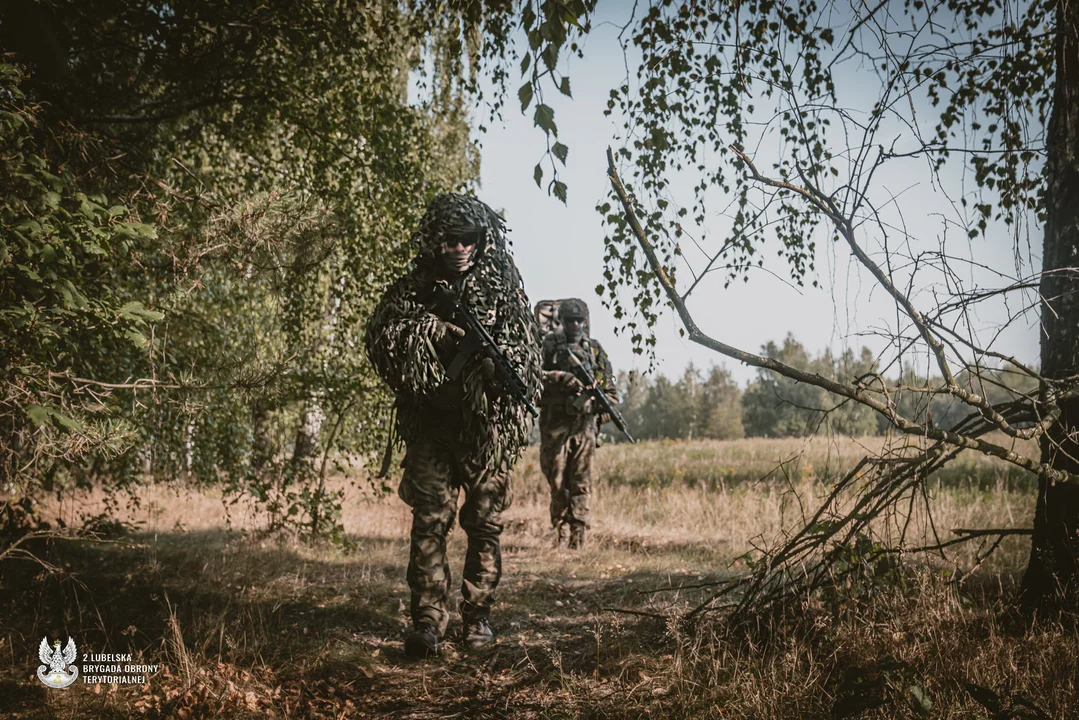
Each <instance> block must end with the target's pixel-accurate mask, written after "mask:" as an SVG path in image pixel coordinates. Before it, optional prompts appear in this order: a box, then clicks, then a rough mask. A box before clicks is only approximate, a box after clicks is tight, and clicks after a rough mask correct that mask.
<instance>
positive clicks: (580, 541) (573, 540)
mask: <svg viewBox="0 0 1079 720" xmlns="http://www.w3.org/2000/svg"><path fill="white" fill-rule="evenodd" d="M584 530H585V526H584V523H581V524H579V525H577V524H575V525H573V526H572V527H571V528H570V531H569V548H570V550H580V549H581V548H583V547H584Z"/></svg>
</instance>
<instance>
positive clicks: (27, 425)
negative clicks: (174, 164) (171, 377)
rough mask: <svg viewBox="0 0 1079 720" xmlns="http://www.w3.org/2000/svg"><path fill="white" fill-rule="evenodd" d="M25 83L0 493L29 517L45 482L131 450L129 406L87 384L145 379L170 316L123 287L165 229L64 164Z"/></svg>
mask: <svg viewBox="0 0 1079 720" xmlns="http://www.w3.org/2000/svg"><path fill="white" fill-rule="evenodd" d="M22 79H23V72H22V70H21V69H20V68H19V67H16V66H13V65H10V64H0V228H2V229H3V230H2V233H0V488H3V489H4V493H5V495H7V496H8V498H9V499H8V500H6V501H5V508H21V509H22V512H21V513H20V515H24V514H25V512H27V511H30V510H31V508H32V506H28V505H27V504H26V503H24V502H23V500H24V499H25V498H26V496H27V495H28V494H30V493H31V492H32V491H33V490H36V489H38V488H37V487H35V482H36V483H40V487H41V489H44V490H52V489H55V488H57V487H60V486H62V485H63V484H64V482H65V481H67V480H70V479H71V478H70V473H69V472H68V470H69V468H70V467H71V466H72V465H73V464H75V463H78V462H79V461H82V460H85V459H86V458H87V457H88V456H97V457H113V456H116V455H117V454H119V453H122V452H124V451H126V450H128V449H129V448H130V447H131V446H132V444H133V442H134V428H133V427H132V425H131V422H130V417H129V413H128V402H129V401H130V398H122V397H121V396H118V395H117V394H116V393H114V392H113V390H114V388H111V387H109V386H106V385H102V384H99V383H94V382H92V381H88V380H86V378H94V377H102V376H104V377H109V378H120V381H121V382H123V381H124V378H130V377H132V376H133V375H142V374H143V370H144V368H145V367H146V365H147V362H148V352H149V349H150V346H151V339H150V338H151V337H152V327H153V324H154V323H155V322H157V321H160V320H161V319H162V317H163V316H162V314H161V313H160V312H159V311H157V310H156V309H153V304H152V301H151V299H150V297H149V296H148V295H147V294H146V293H141V294H138V293H131V292H128V291H127V288H125V287H124V285H123V284H122V282H119V280H120V279H121V278H122V277H123V276H124V274H125V273H130V272H131V271H132V270H133V269H134V256H135V252H136V251H137V250H138V249H139V248H140V247H143V246H145V244H146V243H147V242H149V241H151V240H153V239H154V237H155V230H154V228H153V227H151V226H149V225H146V224H143V223H140V222H137V220H136V219H134V218H132V216H131V214H130V212H129V211H128V209H127V208H126V207H124V206H123V205H120V204H115V203H112V202H110V201H109V199H108V198H107V197H105V196H104V195H101V194H99V193H88V192H87V191H86V190H85V188H84V186H83V184H82V183H80V182H79V180H78V179H77V178H76V177H74V176H73V175H72V173H71V171H70V170H69V169H67V168H66V167H64V166H62V165H58V164H57V163H56V161H55V160H54V159H53V155H55V154H57V153H60V152H62V151H63V148H62V147H61V146H59V145H58V144H57V143H56V142H55V141H52V142H50V136H49V135H48V134H47V133H44V132H42V130H43V128H42V126H41V121H40V116H41V114H42V109H41V107H40V106H39V105H37V104H35V103H33V102H32V101H29V100H27V98H26V96H25V95H24V93H23V91H22V89H21V81H22ZM144 388H145V389H146V390H147V391H149V390H151V389H152V384H150V383H147V384H146V385H145V386H144ZM131 389H132V390H133V389H134V388H133V387H132V388H131ZM125 400H127V401H128V402H125ZM6 520H9V521H10V520H13V518H6Z"/></svg>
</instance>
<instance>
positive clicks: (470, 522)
mask: <svg viewBox="0 0 1079 720" xmlns="http://www.w3.org/2000/svg"><path fill="white" fill-rule="evenodd" d="M504 231H505V228H504V225H503V223H502V220H501V218H499V217H498V215H496V214H495V212H494V211H493V210H492V209H491V208H490V207H488V206H487V205H486V204H484V203H482V202H480V201H479V200H477V199H475V198H472V197H467V196H463V195H456V194H446V195H440V196H438V197H437V198H435V199H434V200H433V201H431V203H430V204H429V205H428V207H427V212H426V214H425V215H424V217H423V220H422V221H421V223H420V227H419V230H417V232H416V233H415V234H414V235H413V243H414V245H415V249H416V251H417V255H416V257H415V258H414V259H413V262H412V266H411V268H412V269H411V270H410V271H409V272H408V273H407V274H406V275H405V276H404V277H402V278H400V279H399V280H398V281H397V282H395V283H394V284H393V285H391V286H390V287H389V289H388V290H387V291H386V294H385V296H383V298H382V300H381V301H380V302H379V304H378V307H377V308H376V309H375V312H374V314H373V316H372V317H371V320H370V322H369V323H368V326H367V334H366V337H365V344H366V350H367V355H368V357H369V358H370V359H371V362H372V364H373V365H374V366H375V369H376V370H377V371H378V374H379V376H380V377H381V378H382V379H383V380H384V381H385V382H386V383H387V384H388V385H389V386H390V388H391V389H392V390H393V392H394V395H395V397H396V402H395V408H396V412H397V420H396V430H397V432H398V434H399V436H400V437H401V438H403V439H404V442H405V459H404V463H403V466H404V476H403V478H402V480H401V486H400V489H399V490H398V494H399V495H400V496H401V499H402V500H404V501H405V502H406V503H408V504H409V505H410V506H411V507H412V539H411V550H410V554H409V562H408V586H409V589H410V590H411V593H412V603H411V614H412V623H413V627H412V630H411V632H409V633H408V634H407V635H406V637H405V653H406V654H407V655H409V656H412V657H426V656H428V655H437V654H438V653H439V652H440V650H441V645H442V639H443V637H444V636H445V634H446V627H447V625H448V623H449V617H450V616H449V609H448V607H447V604H448V601H449V591H450V565H449V562H448V561H447V558H446V535H447V534H448V533H449V531H450V529H451V528H452V527H453V521H454V514H455V513H456V511H457V498H458V495H459V493H460V492H461V491H462V490H463V491H464V504H463V505H462V506H461V512H460V521H461V527H462V528H464V530H465V533H467V535H468V550H467V553H466V555H465V566H464V573H463V575H464V578H463V582H462V585H461V594H462V595H463V602H462V604H461V616H462V620H463V621H464V628H463V632H462V637H463V640H464V642H465V644H467V645H468V646H470V647H480V646H483V645H486V644H488V643H489V642H491V641H492V640H493V637H494V636H493V633H492V631H491V628H490V625H489V623H488V617H489V615H490V612H491V605H492V604H493V602H494V597H495V596H494V593H495V588H496V587H497V586H498V581H499V578H500V577H501V575H502V555H501V550H500V547H499V536H500V534H501V533H502V527H503V526H502V519H501V513H502V511H503V510H505V509H506V508H507V507H508V506H509V504H510V492H509V472H510V468H511V467H512V465H513V463H514V462H515V461H516V459H517V456H518V454H519V452H520V450H521V448H523V447H524V445H526V444H527V442H528V437H529V434H530V425H531V423H530V422H529V418H528V416H527V415H526V413H525V409H526V407H527V406H526V405H525V404H524V402H523V401H522V398H518V397H515V396H514V395H513V393H510V392H507V391H506V388H505V387H500V386H499V383H498V382H497V376H496V370H495V365H494V363H493V362H492V359H491V358H489V357H487V358H483V359H482V360H481V359H480V358H479V357H478V354H470V353H466V352H464V350H463V349H464V348H465V347H466V346H468V345H469V342H470V340H474V339H475V338H474V337H473V336H472V335H471V334H470V335H469V336H467V337H466V336H465V332H464V331H463V330H462V329H461V328H460V327H459V326H458V325H456V324H454V322H453V321H452V319H451V318H449V317H446V316H445V315H446V312H445V303H444V302H441V301H440V298H444V297H445V293H447V292H448V293H451V294H452V296H453V297H455V298H456V299H457V300H459V301H460V303H461V304H462V305H465V306H467V307H468V308H469V309H470V310H471V311H472V314H473V315H474V316H475V318H476V320H477V321H478V323H479V325H481V326H482V327H483V328H484V329H485V330H486V332H487V333H488V334H489V335H490V336H491V338H492V339H493V340H494V342H495V344H496V345H497V346H498V347H499V349H500V350H501V351H502V352H503V353H505V355H506V357H507V359H508V360H509V362H510V364H511V365H513V366H514V367H515V368H516V370H517V372H518V373H519V375H520V376H521V379H522V380H523V383H522V384H523V390H524V394H525V395H527V398H525V399H527V401H528V402H530V403H533V402H535V401H536V400H537V398H538V396H539V391H540V353H539V344H540V339H539V326H538V325H537V323H536V320H535V318H534V317H533V316H532V314H531V312H530V308H529V302H528V298H526V297H525V294H524V288H523V286H522V283H521V278H520V275H518V273H517V268H516V267H515V266H514V264H513V260H512V258H511V257H510V254H509V251H508V249H507V247H506V240H505V235H504ZM440 313H441V314H440Z"/></svg>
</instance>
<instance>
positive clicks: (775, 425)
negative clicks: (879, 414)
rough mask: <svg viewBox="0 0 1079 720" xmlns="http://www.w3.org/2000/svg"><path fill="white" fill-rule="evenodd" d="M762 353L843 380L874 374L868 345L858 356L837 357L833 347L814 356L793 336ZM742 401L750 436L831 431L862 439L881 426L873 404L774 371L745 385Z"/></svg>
mask: <svg viewBox="0 0 1079 720" xmlns="http://www.w3.org/2000/svg"><path fill="white" fill-rule="evenodd" d="M761 353H762V354H763V355H764V356H766V357H769V358H774V359H776V360H780V361H782V362H783V363H785V364H787V365H790V366H791V367H795V368H798V369H800V370H805V371H807V372H811V373H816V374H818V375H820V376H821V377H826V378H829V379H833V380H838V381H840V382H844V383H847V382H850V381H851V380H853V379H855V378H858V377H862V376H864V375H866V374H869V373H872V372H873V370H874V364H875V363H874V359H873V354H872V353H871V352H870V351H869V349H868V348H862V351H861V353H860V355H859V357H858V358H857V359H855V356H854V353H853V351H851V350H849V349H848V350H846V351H845V352H844V353H843V354H842V355H840V357H838V358H835V357H833V356H832V354H831V352H830V351H825V352H824V353H823V354H821V356H820V357H818V358H810V357H809V354H808V353H807V352H806V350H805V348H804V347H803V346H802V345H801V343H799V342H798V341H797V340H795V339H794V337H793V336H792V335H788V336H787V337H786V338H785V339H784V341H783V344H782V345H781V346H779V345H776V344H775V343H774V342H769V343H767V344H766V345H765V346H764V347H763V348H761ZM743 403H744V405H745V411H744V416H743V421H744V423H745V427H746V434H747V435H750V436H764V437H790V436H801V435H806V434H809V433H813V432H818V431H820V430H826V431H830V432H835V433H839V434H841V435H853V436H855V437H857V436H859V435H871V434H874V433H876V431H877V429H878V425H877V419H876V414H875V413H874V412H873V411H872V410H871V409H870V408H867V407H865V406H863V405H858V404H857V403H850V402H844V401H843V399H842V398H838V397H836V396H834V395H831V394H830V393H828V392H827V391H826V390H824V389H823V388H820V387H815V386H813V385H807V384H805V383H800V382H797V381H795V380H792V379H790V378H788V377H784V376H783V375H780V374H779V373H777V372H775V371H772V370H766V369H760V370H758V371H757V380H756V381H754V382H753V383H751V384H750V385H749V387H748V388H746V393H745V396H744V398H743Z"/></svg>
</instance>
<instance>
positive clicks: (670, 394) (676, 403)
mask: <svg viewBox="0 0 1079 720" xmlns="http://www.w3.org/2000/svg"><path fill="white" fill-rule="evenodd" d="M761 354H762V355H764V356H765V357H769V358H772V359H775V360H779V361H782V362H783V363H785V364H786V365H788V366H790V367H794V368H796V369H798V370H803V371H806V372H810V373H815V374H819V375H820V376H821V377H824V378H827V379H829V380H835V381H837V382H841V383H851V382H855V381H857V380H858V378H861V377H863V376H869V375H872V374H873V373H874V372H876V370H877V360H876V355H875V354H874V353H873V352H872V351H871V350H870V349H869V348H867V347H862V348H861V349H860V350H859V351H858V352H857V353H856V352H855V351H854V350H852V349H847V350H845V351H843V352H842V353H839V354H836V353H833V352H832V351H831V350H824V351H822V352H820V353H819V354H817V355H815V356H814V355H812V354H811V352H810V351H809V350H807V349H806V347H805V346H804V345H803V344H802V343H800V342H799V341H798V340H796V339H795V338H794V336H793V335H787V337H786V338H784V340H783V341H782V342H781V343H776V342H768V343H766V344H765V345H764V346H763V347H762V348H761ZM981 374H982V375H985V374H986V373H985V371H984V370H983V371H981ZM996 376H997V377H999V378H1000V381H999V382H997V383H996V384H993V383H992V382H991V381H990V382H984V383H983V388H982V389H983V391H984V393H985V395H986V397H988V398H989V399H990V401H991V402H993V403H1003V402H1009V401H1013V400H1015V399H1016V397H1017V396H1018V393H1019V392H1021V391H1024V390H1025V391H1034V390H1036V385H1035V384H1034V383H1033V382H1032V381H1030V380H1029V379H1019V378H1017V377H1012V376H1010V375H1008V376H1007V377H1005V376H1004V374H1003V373H1001V372H999V371H998V372H997V373H996ZM992 377H993V375H992V374H991V375H989V378H990V380H991V379H992ZM899 380H900V381H899V382H898V383H897V386H899V387H905V388H910V389H909V390H900V391H899V392H898V393H897V397H896V404H897V406H898V407H900V408H901V409H902V411H903V412H904V414H905V415H908V416H911V417H920V418H927V419H928V420H927V421H928V422H931V423H933V424H935V425H936V426H938V427H941V428H943V429H950V428H952V427H953V426H954V425H955V424H956V423H958V422H960V421H961V420H962V419H963V418H964V417H966V415H967V412H966V409H965V408H964V406H963V405H962V404H961V403H957V402H955V401H954V400H953V399H950V398H947V397H945V396H943V395H940V394H929V393H925V392H922V391H920V390H915V389H920V388H925V387H934V386H940V385H942V384H943V380H942V379H941V378H939V377H932V376H926V375H924V374H921V375H920V374H919V373H918V371H917V370H916V369H914V368H907V369H905V370H904V372H903V373H902V374H901V377H900V378H899ZM617 384H618V389H619V393H620V399H621V402H620V404H619V411H620V412H621V413H622V414H623V416H624V417H625V418H626V420H627V422H628V423H629V426H630V428H631V431H632V432H633V434H634V437H636V438H638V439H645V440H656V439H672V440H674V439H679V440H691V439H695V438H702V439H712V440H735V439H739V438H743V437H770V438H776V437H802V436H805V435H810V434H815V433H837V434H840V435H850V436H861V435H876V434H882V433H884V432H885V431H886V430H887V429H888V427H889V422H888V420H887V419H886V418H885V417H883V416H881V415H879V414H878V413H876V412H874V411H873V410H871V409H870V408H867V407H866V406H864V405H859V404H856V403H850V402H844V401H843V399H842V398H840V397H837V396H835V395H832V394H831V393H829V392H827V391H826V390H824V389H823V388H820V387H817V386H813V385H807V384H805V383H799V382H796V381H794V380H791V379H790V378H788V377H785V376H783V375H780V374H779V373H776V372H775V371H772V370H767V369H758V370H757V373H756V377H755V378H754V379H753V380H752V381H750V382H749V384H748V385H747V386H746V387H745V388H744V389H743V388H742V387H741V386H740V385H739V384H738V383H737V382H736V381H735V380H734V378H733V377H732V376H731V373H730V371H729V370H728V369H727V368H726V367H724V366H722V365H715V364H712V365H711V366H710V367H708V368H707V369H702V368H698V367H696V366H695V365H693V364H692V363H690V364H689V365H688V366H687V367H686V369H685V371H684V372H683V373H682V375H681V376H680V377H678V378H676V379H671V378H668V377H666V376H665V375H663V374H659V375H656V376H654V377H649V376H647V375H644V374H642V373H640V372H637V371H630V372H625V371H622V372H620V373H619V374H618V381H617ZM604 429H605V431H608V432H609V433H610V434H611V436H612V437H613V438H615V439H616V440H617V439H619V438H620V437H621V433H619V432H618V430H617V429H616V428H615V427H614V426H613V425H607V426H606V427H605V428H604Z"/></svg>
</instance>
